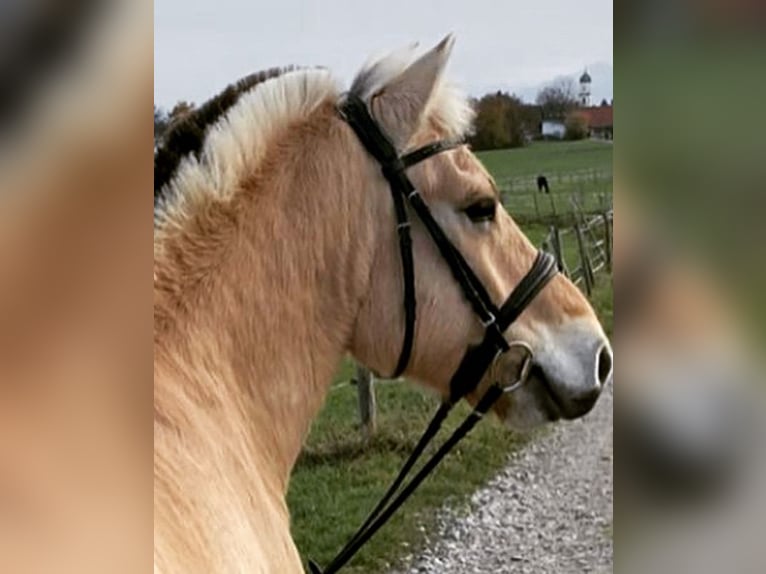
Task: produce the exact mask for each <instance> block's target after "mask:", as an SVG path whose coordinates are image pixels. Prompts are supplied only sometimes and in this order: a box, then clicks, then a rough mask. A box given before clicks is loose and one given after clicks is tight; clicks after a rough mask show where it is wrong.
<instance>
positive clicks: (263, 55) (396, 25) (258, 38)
mask: <svg viewBox="0 0 766 574" xmlns="http://www.w3.org/2000/svg"><path fill="white" fill-rule="evenodd" d="M154 6H155V8H154V15H155V18H154V64H155V65H154V79H155V81H154V98H155V103H156V104H158V105H160V106H162V107H165V108H171V107H172V106H173V104H174V103H175V102H177V101H179V100H187V101H191V102H196V103H202V102H204V101H205V100H207V99H208V98H210V97H211V96H213V95H215V94H216V93H218V92H219V91H221V90H222V89H223V88H224V87H226V86H227V85H228V84H230V83H232V82H234V81H236V80H237V79H239V78H241V77H243V76H245V75H247V74H250V73H252V72H257V71H260V70H263V69H266V68H270V67H273V66H286V65H290V64H297V65H304V66H314V65H320V66H325V67H327V68H329V69H330V70H332V71H333V73H334V74H335V75H336V77H337V78H338V79H339V80H341V82H342V83H343V84H345V85H348V84H349V83H350V81H351V79H352V78H353V76H354V74H355V73H356V71H357V70H358V69H359V67H360V66H361V65H362V64H363V63H364V62H365V61H366V60H367V59H368V58H369V57H370V56H375V55H384V54H386V53H388V52H390V51H393V50H395V49H397V48H401V47H402V46H406V45H409V44H412V43H413V42H418V43H419V45H420V47H421V48H422V49H423V50H425V49H427V48H430V47H431V46H433V45H434V44H436V43H437V42H438V41H439V40H440V39H441V38H443V37H444V36H445V35H446V34H447V33H449V32H453V33H454V34H455V36H456V38H457V43H456V45H455V48H454V51H453V54H452V59H451V61H450V64H449V67H448V76H449V78H450V79H451V80H453V81H454V82H455V83H457V84H458V85H459V86H460V87H462V88H463V89H464V90H465V91H466V92H468V93H469V94H470V95H474V96H480V95H482V94H484V93H486V92H488V91H495V90H498V89H502V90H504V91H509V92H515V93H517V94H519V95H520V96H522V97H523V98H524V99H527V100H531V99H533V98H534V94H535V93H536V90H537V89H539V88H540V87H541V86H542V85H544V84H545V83H548V82H550V81H551V80H553V79H554V78H556V77H557V76H562V75H569V76H573V77H575V78H579V75H580V74H581V73H582V71H583V69H584V68H586V67H587V68H588V69H589V71H590V73H591V76H593V100H594V101H595V102H599V101H600V100H601V99H602V98H606V99H611V98H612V67H613V60H612V0H578V1H576V2H575V1H572V0H533V1H529V0H525V1H524V2H522V1H519V0H376V1H374V2H373V1H369V0H322V1H320V0H271V1H270V2H268V3H264V2H260V1H258V0H155V2H154Z"/></svg>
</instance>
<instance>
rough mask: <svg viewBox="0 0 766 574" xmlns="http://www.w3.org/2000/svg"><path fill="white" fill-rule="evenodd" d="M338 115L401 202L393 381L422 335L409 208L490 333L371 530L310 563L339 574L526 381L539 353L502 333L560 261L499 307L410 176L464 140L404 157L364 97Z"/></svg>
mask: <svg viewBox="0 0 766 574" xmlns="http://www.w3.org/2000/svg"><path fill="white" fill-rule="evenodd" d="M338 113H339V115H340V117H341V118H342V119H343V120H344V121H345V122H346V123H347V124H348V125H349V126H350V127H351V129H353V131H354V133H356V135H357V137H358V139H359V141H360V142H361V144H362V146H363V147H364V148H365V149H366V151H367V152H368V153H369V154H370V155H371V156H372V157H373V158H375V160H376V161H377V162H378V163H379V164H380V167H381V171H382V173H383V176H384V177H385V178H386V180H387V181H388V183H389V187H390V191H391V197H392V199H393V202H394V213H395V216H396V229H397V233H398V236H399V250H400V254H401V261H402V271H403V276H404V314H405V329H404V338H403V341H402V350H401V352H400V355H399V360H398V361H397V365H396V368H395V370H394V373H393V375H392V377H393V378H395V377H398V376H400V375H401V374H402V373H403V372H404V370H405V369H406V368H407V365H408V364H409V360H410V357H411V355H412V346H413V342H414V333H415V320H416V299H415V266H414V261H413V254H412V236H411V233H410V229H411V222H410V220H409V216H408V212H407V205H409V207H410V209H411V210H412V211H414V212H415V215H416V216H417V217H418V218H419V219H420V221H421V222H422V223H423V225H424V226H425V228H426V230H427V231H428V233H429V235H430V236H431V238H432V239H433V241H434V243H435V244H436V247H437V248H438V249H439V252H440V253H441V255H442V257H443V258H444V260H445V261H446V262H447V264H448V266H449V268H450V271H451V272H452V275H453V277H454V278H455V280H456V281H457V282H458V284H459V285H460V287H461V289H462V290H463V293H464V295H465V297H466V299H467V300H468V302H469V303H470V305H471V308H472V309H473V311H474V313H475V314H476V316H477V318H478V320H479V321H480V322H481V325H482V327H484V338H483V339H482V341H481V343H479V344H478V345H475V346H472V347H469V348H468V350H467V351H466V353H465V355H464V356H463V359H462V360H461V362H460V365H459V366H458V368H457V370H456V371H455V374H454V375H453V376H452V379H451V380H450V393H449V397H448V398H447V399H445V400H444V401H443V402H442V404H441V405H440V407H439V409H438V410H437V412H436V414H435V415H434V417H433V419H431V422H430V423H429V425H428V427H427V428H426V430H425V432H424V433H423V435H422V436H421V438H420V440H419V441H418V443H417V444H416V445H415V448H414V449H413V451H412V453H411V454H410V456H409V457H408V458H407V460H406V462H405V463H404V465H403V466H402V469H401V471H400V472H399V474H398V475H397V477H396V478H395V479H394V481H393V482H392V483H391V486H390V487H389V488H388V490H387V491H386V493H385V494H384V495H383V497H382V498H381V499H380V501H379V502H378V504H377V505H376V506H375V508H374V509H373V511H372V512H371V513H370V514H369V516H368V517H367V519H366V520H365V522H364V524H362V526H361V527H360V528H359V529H358V530H357V532H356V533H355V534H354V535H353V536H352V537H351V538H350V539H349V541H348V542H347V543H346V545H345V546H344V547H343V549H342V550H341V551H340V552H339V553H338V554H337V556H336V557H335V558H334V559H333V560H332V562H330V564H328V566H327V567H326V568H325V569H324V570H322V569H320V568H319V566H318V565H317V564H316V563H315V562H313V561H309V569H310V571H311V574H334V573H335V572H337V571H338V570H340V568H342V567H343V566H344V565H345V564H346V563H347V562H348V561H349V560H350V559H351V558H352V557H353V556H354V555H355V554H356V553H357V552H358V551H359V549H360V548H361V547H362V546H363V545H364V544H365V543H366V542H367V541H368V540H369V539H370V538H371V537H372V536H373V535H374V534H375V532H377V531H378V529H380V527H382V526H383V525H384V524H385V523H386V522H387V521H388V520H389V519H390V518H391V516H392V515H393V514H394V513H395V512H396V510H397V509H398V508H399V507H400V506H401V505H402V504H403V503H404V501H405V500H406V499H407V498H409V496H410V495H411V494H412V493H413V492H414V491H415V489H417V487H418V486H419V485H420V483H421V482H422V481H423V480H424V479H425V478H426V477H427V476H428V475H429V474H430V473H431V472H432V471H433V470H434V469H435V468H436V466H437V465H438V464H439V463H440V462H441V460H442V459H443V458H444V457H445V456H446V455H447V453H449V451H450V450H452V448H453V447H454V446H455V445H456V444H457V443H458V442H460V440H462V439H463V438H464V437H465V436H466V435H467V434H468V432H470V430H471V429H472V428H473V427H474V426H475V425H476V423H478V422H479V421H480V420H481V419H482V417H483V416H484V415H485V414H486V413H487V412H488V411H489V409H490V408H491V407H492V405H494V404H495V402H497V400H498V399H499V398H500V397H501V396H502V395H503V394H506V393H512V392H513V391H515V390H516V389H518V388H519V387H521V386H522V385H523V384H524V383H525V382H526V379H527V375H528V372H529V369H530V366H531V362H532V351H531V349H530V348H529V346H528V345H527V344H526V343H523V342H518V341H516V342H510V343H509V342H508V341H507V340H506V338H505V336H504V334H503V333H504V332H505V330H506V329H507V328H508V327H509V326H510V325H511V323H513V322H514V321H515V320H516V319H517V318H518V317H519V315H521V313H522V312H523V311H524V309H525V308H526V307H527V306H528V305H529V304H530V303H531V302H532V301H533V300H534V298H535V297H536V296H537V295H538V294H539V293H540V291H542V289H543V288H544V287H545V286H546V285H547V284H548V282H549V281H550V280H551V279H552V278H553V277H554V276H555V275H556V273H557V272H558V270H557V267H556V261H555V259H554V258H553V256H551V255H550V254H548V253H545V252H543V251H539V252H538V254H537V257H536V259H535V262H534V263H533V265H532V267H531V268H530V269H529V271H528V272H527V274H526V275H525V276H524V277H523V278H522V280H521V281H520V282H519V283H518V285H516V287H515V288H514V289H513V290H512V291H511V293H510V295H509V296H508V298H507V299H506V300H505V302H504V303H503V304H502V305H501V306H500V307H497V306H495V304H494V303H493V302H492V299H491V297H490V296H489V294H488V293H487V290H486V289H485V288H484V285H483V284H482V282H481V281H480V280H479V279H478V277H476V275H475V274H474V272H473V271H472V270H471V267H470V266H469V265H468V262H467V261H466V260H465V258H464V257H463V256H462V254H461V253H460V251H458V250H457V248H456V247H455V246H454V245H453V244H452V242H451V241H450V240H449V238H448V237H447V236H446V234H445V233H444V231H443V230H442V228H441V226H440V225H439V224H438V223H437V221H436V220H435V219H434V217H433V215H432V214H431V210H430V209H429V207H428V205H427V204H426V202H425V201H424V200H423V198H422V196H421V195H420V193H418V191H417V189H416V188H415V186H414V185H413V184H412V182H411V181H410V179H409V178H408V177H407V168H409V167H411V166H413V165H415V164H417V163H420V162H421V161H424V160H426V159H428V158H430V157H432V156H434V155H436V154H439V153H442V152H445V151H448V150H451V149H454V148H456V147H458V146H460V145H462V142H459V141H449V140H442V141H437V142H433V143H430V144H427V145H425V146H423V147H421V148H418V149H416V150H415V151H412V152H410V153H407V154H404V155H401V156H400V155H399V154H398V153H397V151H396V148H395V146H394V144H393V143H392V142H391V140H390V139H389V138H388V136H387V135H386V134H385V133H384V132H383V130H382V129H381V128H380V126H379V125H378V123H377V122H376V121H375V120H374V119H373V117H372V115H371V114H370V112H369V110H368V108H367V105H366V104H365V103H364V101H362V100H361V99H360V98H359V97H358V96H356V95H354V94H348V95H347V97H346V98H345V100H344V101H343V102H342V103H341V104H340V105H339V107H338ZM512 348H520V349H522V350H523V351H524V353H525V357H524V359H523V362H522V367H521V369H520V372H519V376H518V378H517V380H515V381H513V382H511V383H510V384H507V385H502V384H500V383H499V382H495V383H493V384H492V385H491V386H490V387H489V389H488V390H487V391H486V392H485V393H484V395H483V396H482V397H481V398H480V399H479V401H478V403H477V404H476V406H475V407H474V409H473V411H472V412H471V414H469V415H468V417H466V419H465V420H464V421H463V423H462V424H461V425H460V426H459V427H458V428H457V429H455V431H454V432H453V433H452V435H451V436H450V437H449V438H448V439H447V440H446V441H445V442H444V443H443V444H442V446H441V447H439V449H438V450H437V451H436V452H435V453H434V454H433V455H432V456H431V458H429V459H428V460H427V461H426V462H425V463H424V464H423V466H422V467H421V469H420V470H419V471H418V472H417V474H416V475H415V476H414V477H412V479H411V480H410V481H409V482H408V483H407V484H406V485H404V486H403V487H402V485H403V484H404V481H405V479H406V478H407V476H408V475H409V474H410V471H411V470H412V468H413V467H414V465H415V463H416V462H417V461H418V459H419V458H420V456H421V455H422V454H423V451H424V450H425V448H426V447H427V446H428V444H429V443H430V442H431V440H432V439H433V438H434V437H435V436H436V434H437V433H438V432H439V429H440V428H441V425H442V423H443V422H444V420H445V419H446V418H447V415H448V414H449V412H450V411H451V410H452V408H453V407H454V405H455V404H456V403H457V402H458V401H459V400H460V399H462V398H463V397H465V396H466V395H467V394H468V393H470V392H472V391H474V390H475V389H476V387H478V385H479V383H480V381H481V379H482V377H484V375H485V373H486V372H487V370H489V368H490V367H491V366H492V364H493V363H494V362H495V360H496V359H497V358H498V357H499V356H500V355H502V354H503V353H506V352H508V351H510V350H511V349H512ZM395 495H396V496H395Z"/></svg>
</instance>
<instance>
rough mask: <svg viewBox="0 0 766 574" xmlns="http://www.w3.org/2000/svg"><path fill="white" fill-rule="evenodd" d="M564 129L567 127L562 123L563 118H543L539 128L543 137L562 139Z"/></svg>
mask: <svg viewBox="0 0 766 574" xmlns="http://www.w3.org/2000/svg"><path fill="white" fill-rule="evenodd" d="M566 131H567V128H566V125H564V120H555V119H548V120H543V124H542V127H541V128H540V132H541V135H542V136H543V139H558V140H560V139H564V134H565V133H566Z"/></svg>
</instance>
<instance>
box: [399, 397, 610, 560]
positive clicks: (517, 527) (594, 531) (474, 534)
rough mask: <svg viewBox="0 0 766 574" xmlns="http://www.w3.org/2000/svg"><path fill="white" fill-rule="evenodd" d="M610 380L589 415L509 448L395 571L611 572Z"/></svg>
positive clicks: (447, 511)
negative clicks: (461, 507)
mask: <svg viewBox="0 0 766 574" xmlns="http://www.w3.org/2000/svg"><path fill="white" fill-rule="evenodd" d="M612 399H613V391H612V386H611V385H610V386H609V387H608V389H607V390H606V391H605V392H604V394H603V395H602V397H601V399H600V400H599V402H598V404H597V406H596V407H595V409H594V410H593V412H591V413H590V414H589V415H588V416H586V417H585V418H584V419H580V420H578V421H575V422H569V423H559V424H558V425H556V426H555V427H554V430H552V432H551V433H550V434H548V435H545V436H543V437H542V438H540V439H538V440H536V441H535V442H534V443H533V444H530V445H528V446H527V447H526V448H525V449H524V450H523V451H521V452H517V453H515V454H514V455H513V456H512V458H511V460H510V463H509V464H508V466H507V467H506V468H505V469H504V470H503V471H502V472H501V473H500V474H499V475H498V476H496V477H495V478H494V479H492V480H491V481H490V482H489V483H488V484H487V485H486V486H485V487H484V488H482V489H481V490H479V491H478V492H476V493H475V494H474V495H473V497H472V498H471V501H470V509H469V511H468V514H466V513H465V511H463V512H459V511H457V512H456V511H454V510H451V509H445V510H444V511H443V512H442V513H441V516H440V518H439V531H438V534H437V536H436V540H435V541H433V542H431V543H430V544H429V546H430V547H429V548H428V549H427V550H426V551H425V552H424V553H423V554H422V555H420V556H417V557H414V558H411V559H410V560H409V566H408V567H407V569H406V570H404V571H403V573H402V574H404V573H406V574H437V573H438V574H479V573H490V572H491V573H493V574H500V573H505V572H513V573H535V574H538V573H552V574H553V573H555V574H569V573H580V572H595V573H599V574H603V573H608V572H612V557H613V555H612Z"/></svg>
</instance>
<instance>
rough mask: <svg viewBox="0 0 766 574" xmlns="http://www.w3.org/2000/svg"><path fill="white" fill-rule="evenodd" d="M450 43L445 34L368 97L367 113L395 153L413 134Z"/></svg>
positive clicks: (451, 39) (451, 38) (432, 90)
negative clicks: (429, 48)
mask: <svg viewBox="0 0 766 574" xmlns="http://www.w3.org/2000/svg"><path fill="white" fill-rule="evenodd" d="M454 43H455V38H454V36H452V34H449V35H448V36H446V37H445V38H444V39H443V40H442V41H441V42H439V44H437V45H436V46H435V47H434V48H432V49H431V50H430V51H428V52H426V53H425V54H424V55H423V56H421V57H420V58H418V59H417V60H415V61H414V62H413V63H412V64H410V65H409V67H407V68H406V69H405V70H404V71H403V72H401V73H400V74H399V75H398V76H396V77H395V78H394V79H393V80H391V81H390V82H388V83H387V84H386V85H385V86H384V87H383V88H382V89H381V90H379V91H378V92H377V93H376V94H375V95H373V96H372V98H371V100H370V110H371V112H372V114H373V115H374V116H375V118H376V119H377V120H378V122H379V123H380V124H381V126H382V127H383V129H384V130H385V132H386V133H387V134H388V136H389V137H390V138H391V139H392V140H393V143H394V145H395V146H396V147H397V149H400V150H401V149H403V148H404V147H405V146H406V145H407V143H408V142H409V140H410V138H411V137H412V136H413V135H414V133H415V130H417V128H418V125H419V123H420V120H421V117H422V115H423V112H424V111H425V109H426V105H427V104H428V101H429V100H430V99H431V95H432V94H433V92H434V89H435V88H436V86H437V85H438V84H439V82H440V80H441V76H442V73H443V72H444V67H445V66H446V64H447V60H449V56H450V53H451V52H452V46H453V45H454Z"/></svg>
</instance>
